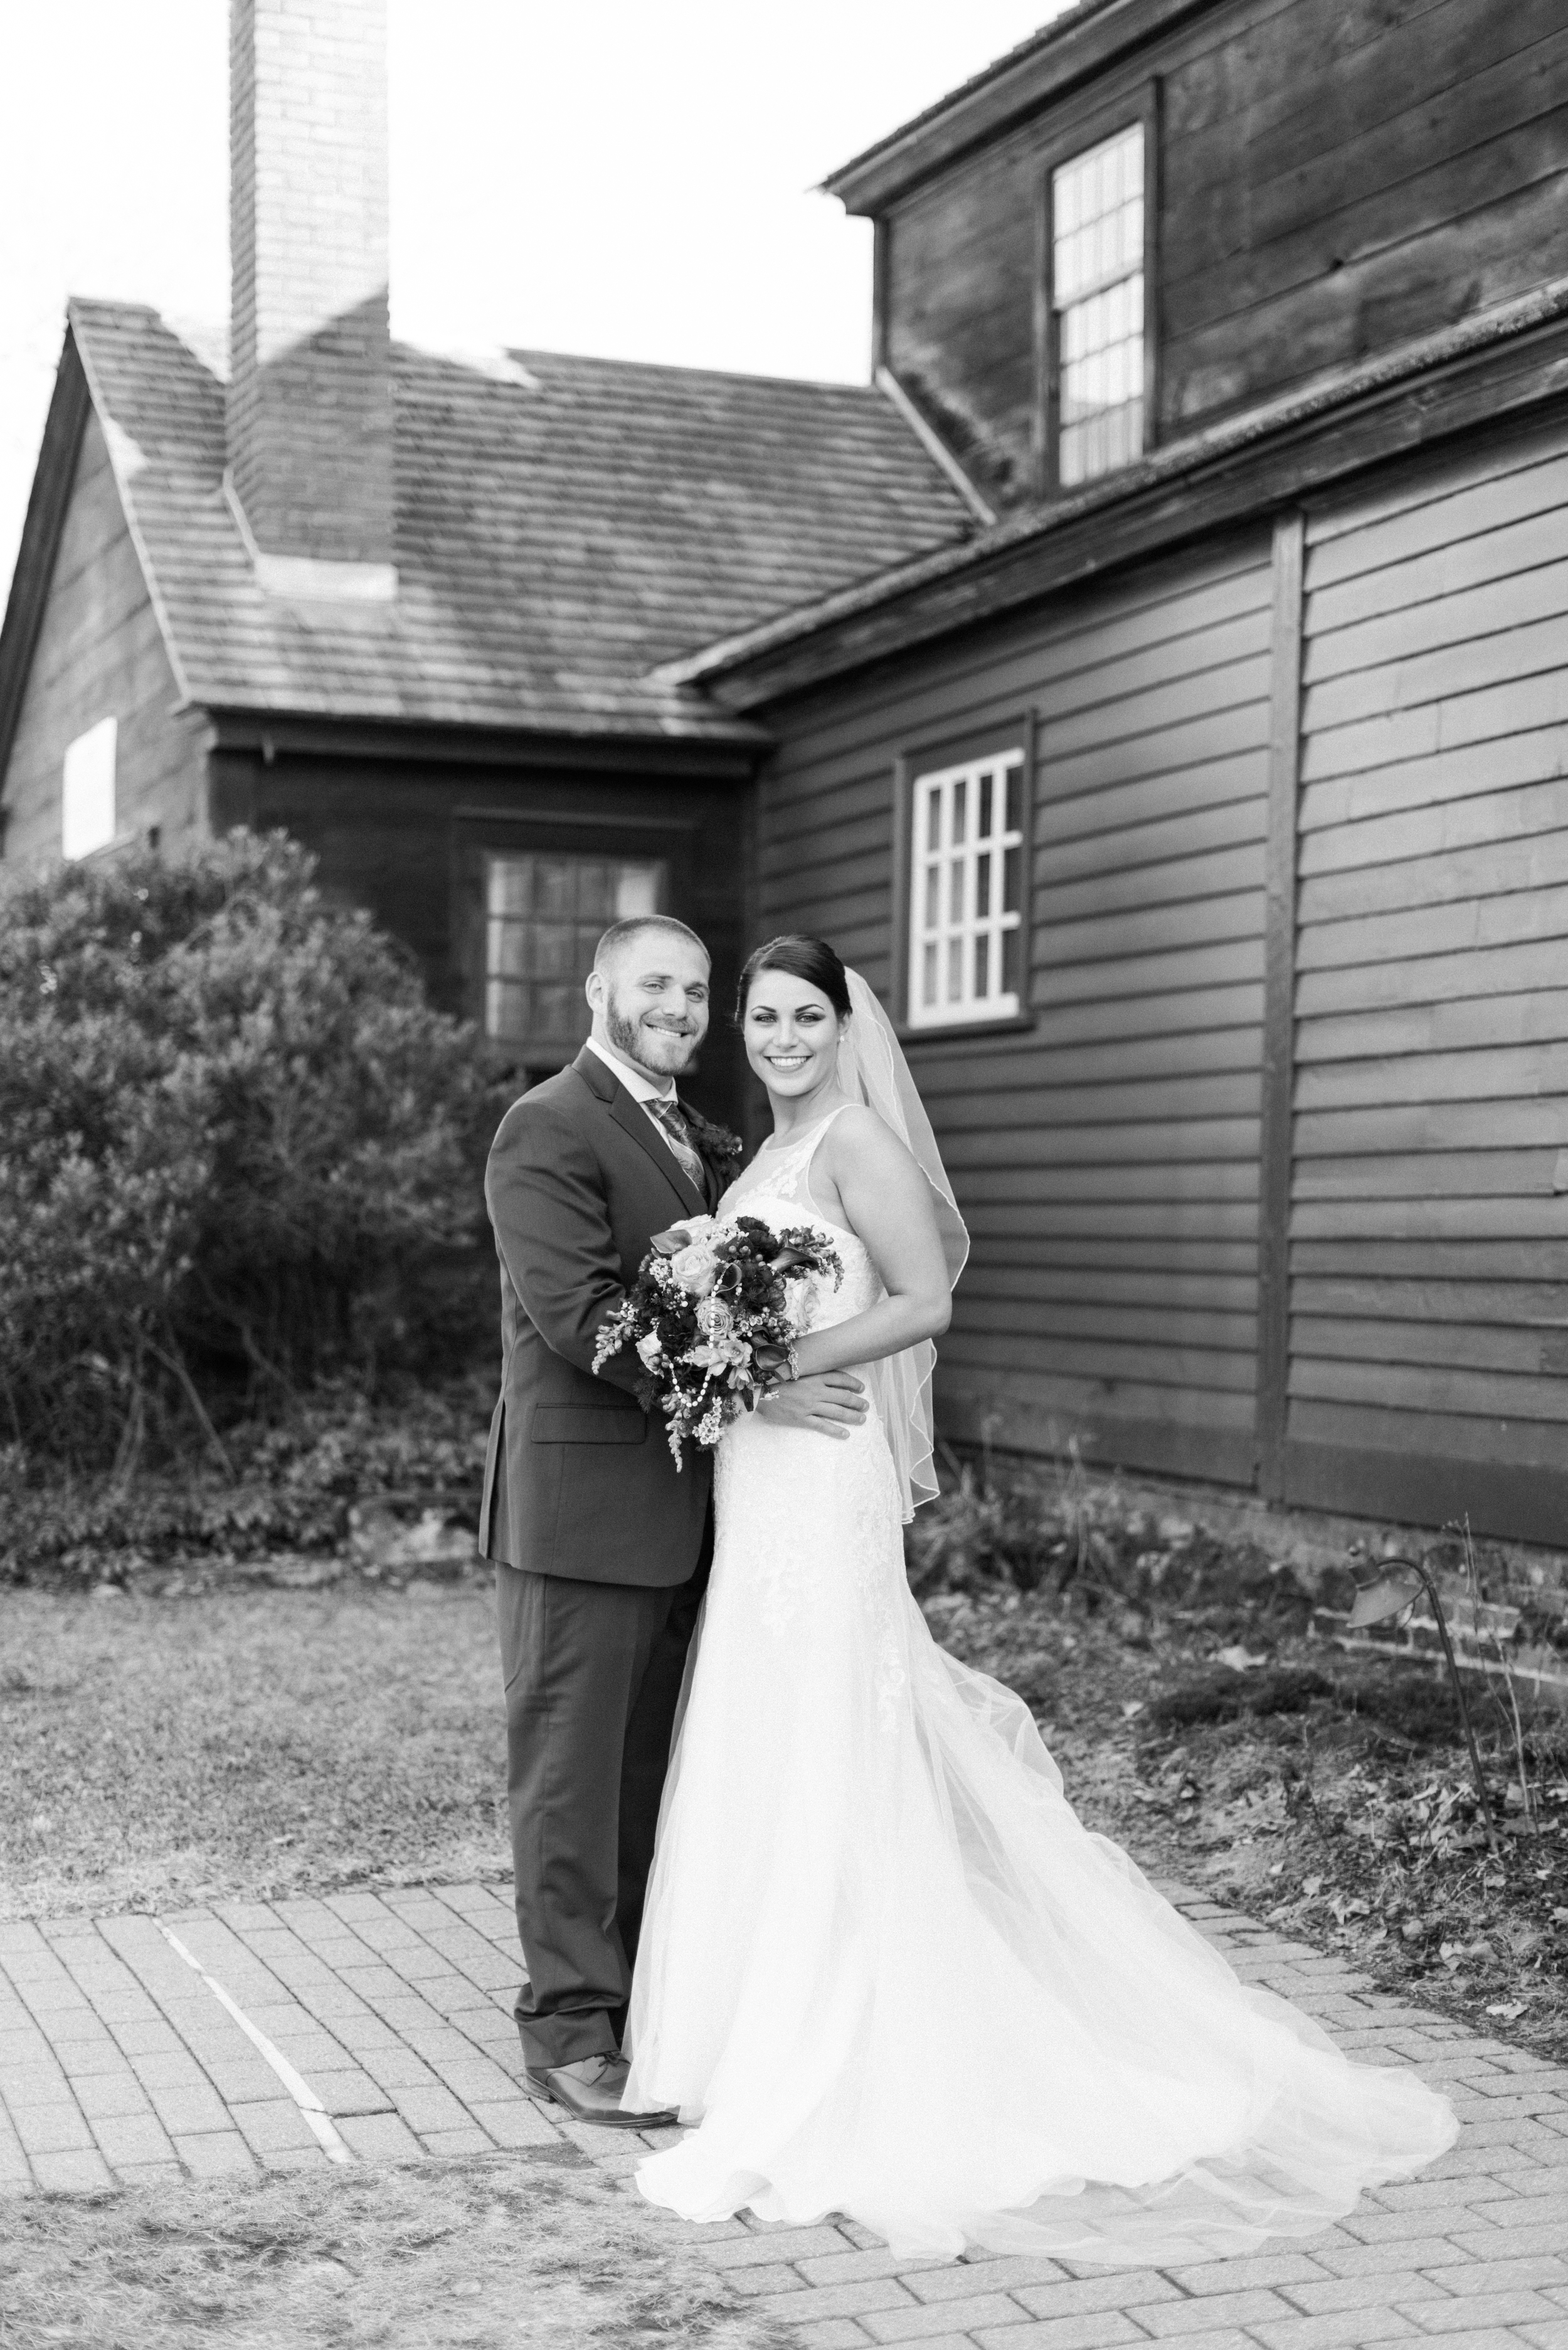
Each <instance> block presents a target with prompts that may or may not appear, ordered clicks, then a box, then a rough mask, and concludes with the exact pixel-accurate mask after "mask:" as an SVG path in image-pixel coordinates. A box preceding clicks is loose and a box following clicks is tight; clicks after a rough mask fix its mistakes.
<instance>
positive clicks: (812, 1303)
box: [719, 1103, 882, 1332]
mask: <svg viewBox="0 0 1568 2350" xmlns="http://www.w3.org/2000/svg"><path fill="white" fill-rule="evenodd" d="M846 1107H848V1105H847V1104H846V1103H844V1104H840V1107H839V1109H834V1110H829V1111H828V1113H827V1116H826V1118H818V1119H817V1121H816V1123H815V1126H813V1127H811V1128H808V1129H807V1131H806V1132H805V1134H803V1135H801V1136H800V1137H799V1138H798V1139H796V1140H795V1141H794V1142H792V1143H789V1144H787V1145H786V1146H785V1147H784V1149H782V1150H781V1149H774V1147H772V1146H771V1145H769V1144H767V1143H764V1144H763V1148H762V1149H761V1150H759V1151H758V1153H757V1155H756V1157H755V1158H754V1159H753V1161H752V1163H751V1165H750V1166H749V1167H747V1168H745V1169H743V1170H742V1172H741V1173H740V1174H739V1175H738V1176H737V1177H736V1178H735V1180H734V1181H733V1182H732V1184H731V1186H730V1188H729V1190H728V1191H726V1192H725V1194H724V1196H723V1198H722V1200H721V1201H720V1202H719V1213H720V1215H721V1216H732V1215H742V1214H743V1215H748V1216H760V1217H761V1218H762V1220H763V1222H764V1223H766V1224H771V1225H772V1226H773V1228H774V1231H775V1232H781V1231H783V1230H784V1228H785V1227H786V1226H788V1225H791V1224H810V1225H811V1226H812V1227H813V1228H814V1229H815V1231H817V1232H824V1233H826V1235H827V1237H828V1239H829V1240H831V1241H832V1243H833V1245H834V1247H835V1248H836V1250H837V1252H838V1260H839V1263H840V1264H841V1265H842V1266H843V1268H844V1271H843V1277H842V1279H841V1280H840V1282H839V1284H838V1285H837V1287H835V1286H834V1283H833V1277H832V1275H831V1274H812V1275H811V1276H810V1277H809V1278H808V1280H807V1281H806V1283H805V1293H806V1294H805V1303H804V1310H803V1312H802V1315H801V1325H800V1326H801V1329H802V1331H803V1332H805V1331H806V1330H826V1329H830V1328H831V1327H832V1326H833V1324H834V1323H836V1322H847V1321H848V1319H849V1317H850V1315H852V1314H864V1313H865V1312H866V1310H867V1306H870V1305H875V1304H876V1303H877V1299H878V1298H879V1297H880V1296H881V1295H882V1284H881V1281H880V1280H879V1278H878V1276H877V1268H876V1266H875V1265H874V1264H873V1263H872V1262H871V1255H870V1252H869V1250H868V1249H867V1246H866V1243H865V1242H864V1241H862V1240H860V1239H858V1238H857V1235H856V1234H855V1233H854V1232H849V1231H846V1228H845V1226H844V1225H843V1224H836V1223H834V1222H833V1221H832V1219H831V1218H830V1217H827V1216H825V1215H824V1214H823V1213H822V1211H821V1210H820V1209H819V1208H817V1207H816V1205H815V1202H814V1201H813V1199H812V1196H811V1180H810V1177H811V1162H812V1160H813V1159H814V1158H815V1156H816V1152H817V1149H818V1147H819V1145H820V1144H821V1141H822V1139H823V1136H824V1135H825V1134H826V1132H827V1129H828V1128H829V1127H830V1126H831V1125H832V1124H833V1121H834V1119H835V1118H837V1117H838V1116H839V1114H840V1110H842V1109H844V1108H846Z"/></svg>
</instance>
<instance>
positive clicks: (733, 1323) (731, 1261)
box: [594, 1216, 843, 1469]
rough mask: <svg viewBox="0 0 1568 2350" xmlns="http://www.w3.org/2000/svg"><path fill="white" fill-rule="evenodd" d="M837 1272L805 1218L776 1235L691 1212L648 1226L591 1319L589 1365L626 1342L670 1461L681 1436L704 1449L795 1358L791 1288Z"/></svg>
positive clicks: (739, 1219) (796, 1290) (641, 1395)
mask: <svg viewBox="0 0 1568 2350" xmlns="http://www.w3.org/2000/svg"><path fill="white" fill-rule="evenodd" d="M842 1272H843V1267H842V1266H841V1264H840V1263H839V1260H838V1253H837V1251H836V1249H835V1248H834V1247H833V1245H832V1243H830V1242H828V1241H826V1240H824V1239H823V1237H822V1235H821V1234H820V1233H819V1232H813V1231H812V1230H811V1229H810V1227H809V1226H807V1225H802V1226H800V1227H799V1229H798V1230H796V1229H791V1230H790V1231H787V1232H774V1230H773V1227H772V1226H771V1225H769V1224H764V1223H763V1222H762V1220H761V1218H760V1217H757V1216H725V1217H723V1218H716V1217H713V1216H693V1217H691V1219H690V1220H689V1221H688V1222H685V1223H681V1224H675V1225H672V1226H671V1228H670V1231H669V1232H656V1233H655V1234H654V1237H653V1244H652V1246H651V1247H650V1248H649V1253H648V1254H647V1255H646V1256H645V1257H644V1259H643V1261H642V1263H641V1265H640V1267H639V1271H638V1275H637V1279H636V1280H635V1281H634V1282H633V1283H632V1285H631V1287H630V1288H629V1289H628V1291H627V1294H626V1296H625V1297H624V1299H623V1300H622V1301H621V1304H620V1305H618V1307H617V1308H616V1310H615V1312H614V1313H613V1314H612V1315H609V1316H608V1317H607V1320H605V1321H604V1322H602V1323H601V1324H600V1325H599V1331H598V1336H597V1339H596V1341H595V1344H594V1368H595V1370H596V1371H598V1370H601V1369H602V1368H603V1367H604V1366H605V1364H606V1363H607V1362H608V1360H609V1358H610V1357H611V1356H612V1355H618V1354H619V1352H620V1351H621V1349H622V1347H631V1348H632V1349H633V1351H634V1352H635V1353H636V1355H637V1357H638V1359H639V1362H640V1363H641V1365H642V1376H641V1377H640V1378H639V1380H638V1386H637V1393H638V1400H639V1403H640V1404H641V1405H642V1408H643V1409H644V1411H649V1412H651V1411H654V1410H659V1411H662V1412H663V1414H664V1417H665V1419H666V1421H667V1422H668V1434H669V1439H670V1451H671V1452H672V1453H673V1454H674V1456H675V1465H676V1467H677V1469H679V1468H680V1466H681V1465H682V1462H681V1448H682V1446H683V1445H684V1444H685V1442H686V1440H687V1438H688V1437H690V1438H691V1440H693V1442H695V1443H696V1444H698V1445H700V1446H701V1448H702V1450H703V1451H711V1450H712V1448H713V1446H714V1445H715V1444H717V1443H718V1441H719V1439H720V1437H721V1436H722V1434H723V1432H724V1430H725V1429H726V1428H727V1427H728V1426H729V1424H730V1422H731V1420H732V1419H738V1418H739V1417H740V1415H741V1413H742V1411H750V1410H751V1409H752V1408H753V1405H754V1404H755V1403H756V1401H757V1399H758V1398H759V1397H760V1396H762V1395H763V1393H764V1392H765V1391H766V1389H767V1388H769V1387H771V1386H773V1385H774V1384H776V1382H777V1381H778V1380H779V1379H780V1378H782V1377H784V1376H785V1375H786V1374H788V1373H790V1372H791V1371H793V1368H794V1340H795V1338H796V1337H797V1336H798V1335H799V1331H800V1304H801V1300H800V1284H801V1283H802V1282H803V1281H805V1278H806V1276H807V1275H808V1274H817V1273H820V1274H831V1275H832V1277H833V1282H834V1285H835V1286H836V1285H837V1284H838V1281H839V1279H840V1276H841V1274H842Z"/></svg>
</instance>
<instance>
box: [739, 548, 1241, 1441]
mask: <svg viewBox="0 0 1568 2350" xmlns="http://www.w3.org/2000/svg"><path fill="white" fill-rule="evenodd" d="M1269 640H1270V568H1269V552H1268V546H1267V542H1266V539H1265V538H1263V537H1262V536H1261V535H1259V536H1252V537H1251V538H1250V539H1248V540H1246V541H1243V542H1241V543H1240V544H1236V545H1229V546H1221V547H1218V548H1211V549H1210V550H1209V551H1207V552H1206V553H1204V554H1203V555H1200V556H1188V557H1185V558H1183V559H1182V560H1181V561H1179V562H1174V563H1168V564H1166V565H1164V566H1162V567H1158V569H1151V570H1150V571H1149V572H1148V573H1147V575H1145V576H1144V577H1141V578H1140V579H1138V580H1137V581H1136V582H1133V583H1131V584H1129V585H1127V586H1124V587H1120V588H1118V589H1116V590H1115V591H1112V592H1106V591H1104V590H1101V591H1098V592H1096V594H1094V595H1093V596H1075V597H1073V598H1060V599H1058V601H1057V603H1056V605H1055V606H1054V607H1053V608H1051V609H1050V610H1048V611H1047V612H1045V613H1044V614H1041V613H1039V612H1036V613H1034V614H1033V615H1032V616H1030V617H1029V618H1028V619H1025V620H1023V621H1022V622H1016V621H1015V622H1010V623H1009V624H1008V625H1007V626H1006V627H1004V628H1002V629H992V630H989V631H987V632H986V635H985V637H984V638H983V639H979V638H977V639H976V640H974V641H972V642H965V641H962V640H960V641H959V642H956V643H955V644H953V645H952V646H950V648H948V649H947V650H944V652H943V653H942V654H941V655H940V658H938V659H936V660H931V659H925V660H921V661H920V662H919V663H918V664H916V663H905V664H900V665H899V666H898V668H897V669H889V670H888V671H885V672H882V673H879V674H874V675H872V676H870V677H867V678H863V679H861V680H859V681H857V682H855V683H854V684H846V685H845V686H843V687H837V688H833V689H830V690H828V691H826V692H825V693H823V694H821V695H819V696H816V697H814V698H813V699H812V700H811V701H810V702H805V701H802V702H800V703H798V704H797V705H795V706H793V707H791V708H790V709H789V710H788V711H787V712H784V713H781V715H780V717H779V719H778V720H777V721H776V722H775V723H776V731H777V733H778V734H779V736H780V738H781V748H780V749H779V751H778V752H777V754H775V755H774V758H773V759H772V761H771V762H770V764H769V766H768V769H767V771H766V772H765V774H764V775H763V780H762V783H761V785H760V795H759V819H758V841H757V858H756V871H757V890H758V919H759V925H760V933H761V935H763V936H766V935H767V934H768V933H769V932H771V931H778V930H784V929H803V930H809V931H822V932H823V933H824V934H825V935H826V936H828V937H830V938H832V940H833V941H834V943H835V944H836V946H837V947H838V948H839V949H840V951H841V952H843V953H844V954H845V955H846V958H847V959H848V960H850V961H852V962H858V963H859V964H860V967H861V968H862V969H863V970H864V971H865V972H866V974H867V978H869V979H870V980H871V981H872V983H873V984H874V985H876V986H877V987H878V988H881V989H883V990H884V991H886V990H887V988H888V984H889V982H890V979H891V976H892V974H891V972H890V969H889V957H890V954H891V918H892V892H893V889H894V888H895V886H897V881H896V877H895V875H894V872H893V864H892V855H893V831H892V819H893V810H892V778H893V763H894V761H895V759H896V758H897V757H898V756H899V755H900V754H910V753H913V752H918V751H919V748H920V746H921V745H925V744H936V743H948V744H950V745H953V746H955V747H956V748H957V749H958V750H960V751H961V745H962V742H963V738H964V736H965V734H966V733H970V734H973V735H978V734H980V733H983V732H985V730H987V729H990V730H992V731H994V730H995V729H996V728H997V727H998V726H999V725H1002V724H1005V723H1008V722H1009V721H1012V720H1020V721H1021V720H1022V719H1023V717H1024V715H1025V714H1026V713H1027V714H1028V715H1029V716H1031V717H1032V719H1033V726H1034V735H1035V743H1036V774H1035V778H1034V803H1033V805H1034V854H1033V897H1032V905H1031V915H1032V941H1031V955H1030V977H1029V1009H1030V1014H1031V1024H1030V1025H1028V1026H1027V1027H1025V1028H1022V1029H1020V1030H1018V1031H1016V1032H1011V1033H1005V1034H1002V1035H995V1034H992V1035H974V1036H959V1037H954V1036H935V1037H916V1038H914V1039H912V1040H911V1042H910V1045H909V1053H910V1059H911V1064H912V1066H914V1069H915V1072H916V1076H917V1078H918V1080H919V1085H920V1087H921V1090H922V1093H923V1095H924V1097H925V1099H926V1102H927V1104H928V1106H929V1109H930V1113H931V1117H932V1120H933V1122H934V1124H935V1126H936V1128H937V1130H938V1132H939V1135H940V1138H941V1141H942V1148H943V1150H944V1152H945V1154H946V1156H947V1160H948V1164H949V1167H950V1170H951V1172H952V1177H953V1181H954V1185H955V1188H956V1189H957V1191H958V1194H959V1198H960V1200H961V1203H962V1206H963V1208H964V1211H965V1213H966V1215H967V1216H968V1218H969V1221H970V1226H971V1238H972V1242H973V1255H972V1258H971V1269H970V1271H969V1272H968V1273H967V1274H965V1277H964V1280H963V1282H962V1283H961V1284H960V1289H959V1295H958V1301H957V1309H956V1313H955V1316H954V1322H953V1326H952V1329H951V1331H950V1333H949V1336H948V1337H947V1338H946V1339H945V1340H944V1342H943V1345H942V1347H941V1349H940V1369H939V1380H940V1408H941V1411H942V1414H943V1417H944V1420H945V1422H946V1424H947V1425H948V1426H950V1428H952V1429H953V1430H954V1431H955V1432H956V1433H959V1434H974V1433H976V1432H978V1430H979V1429H980V1427H981V1422H982V1421H985V1420H987V1419H990V1420H992V1421H994V1422H995V1424H996V1425H997V1427H998V1428H1001V1429H1004V1430H1005V1431H1006V1433H1005V1436H1004V1440H1006V1441H1010V1442H1020V1443H1027V1444H1028V1445H1030V1446H1031V1447H1032V1448H1033V1449H1034V1450H1042V1449H1049V1448H1050V1447H1052V1446H1054V1445H1056V1444H1059V1443H1064V1442H1065V1441H1066V1440H1067V1439H1068V1438H1069V1437H1070V1436H1072V1435H1074V1434H1077V1435H1079V1436H1080V1437H1081V1438H1082V1439H1083V1440H1085V1443H1086V1444H1088V1445H1090V1446H1091V1449H1092V1452H1093V1454H1094V1457H1097V1458H1099V1459H1102V1460H1106V1461H1110V1460H1116V1461H1127V1462H1128V1463H1129V1464H1132V1465H1136V1466H1140V1467H1144V1468H1149V1469H1157V1470H1182V1469H1185V1470H1186V1471H1188V1472H1189V1473H1190V1474H1200V1475H1213V1476H1220V1477H1224V1478H1228V1479H1231V1480H1234V1481H1236V1482H1250V1480H1251V1475H1252V1441H1253V1439H1252V1414H1253V1388H1254V1384H1255V1354H1256V1344H1257V1214H1258V1211H1257V1188H1258V1174H1257V1169H1258V1112H1259V1097H1258V1070H1259V1057H1260V1049H1261V1044H1260V1040H1261V1024H1262V984H1261V983H1262V957H1263V944H1262V931H1263V913H1262V897H1263V862H1262V860H1263V834H1264V828H1265V803H1266V796H1267V788H1268V736H1269V706H1268V704H1269V676H1270V659H1269Z"/></svg>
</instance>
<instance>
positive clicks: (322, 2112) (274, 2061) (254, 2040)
mask: <svg viewBox="0 0 1568 2350" xmlns="http://www.w3.org/2000/svg"><path fill="white" fill-rule="evenodd" d="M153 1922H154V1924H155V1925H156V1926H157V1928H158V1930H159V1932H160V1933H161V1935H162V1937H163V1939H164V1940H165V1941H166V1942H167V1943H168V1945H169V1947H170V1949H171V1950H173V1951H175V1952H176V1953H177V1954H178V1956H179V1957H181V1958H182V1959H183V1960H184V1961H185V1964H186V1965H187V1966H188V1967H189V1968H190V1969H191V1970H192V1973H193V1974H198V1975H200V1976H201V1978H202V1981H203V1982H204V1983H205V1984H206V1986H207V1989H208V1990H209V1991H211V1992H212V1994H213V1998H214V1999H216V2000H218V2001H220V2002H222V2004H223V2006H224V2007H226V2008H227V2009H228V2011H229V2013H230V2014H231V2015H232V2016H233V2017H234V2022H236V2023H237V2024H238V2025H239V2027H240V2030H241V2031H242V2032H243V2033H244V2035H245V2038H246V2039H247V2040H248V2041H249V2042H250V2043H251V2044H252V2046H253V2047H254V2048H256V2049H257V2050H259V2052H260V2054H262V2056H263V2057H264V2058H265V2061H266V2062H267V2064H270V2065H271V2066H272V2069H273V2071H274V2072H275V2074H277V2077H278V2079H279V2080H280V2081H281V2082H282V2083H283V2085H284V2087H285V2088H286V2090H287V2091H288V2094H289V2095H290V2096H291V2097H292V2098H293V2099H294V2102H295V2104H296V2106H298V2107H299V2110H300V2112H301V2113H302V2114H303V2115H304V2116H305V2118H306V2122H307V2124H308V2125H309V2126H310V2128H311V2129H312V2130H314V2131H315V2133H316V2136H317V2138H318V2139H319V2140H320V2142H321V2146H322V2147H323V2149H324V2151H325V2153H326V2156H327V2161H328V2162H352V2161H353V2159H354V2157H353V2154H352V2152H351V2151H350V2149H349V2148H348V2146H347V2145H346V2144H345V2143H344V2141H343V2139H342V2138H341V2137H339V2136H338V2134H337V2130H336V2129H335V2128H334V2126H333V2125H332V2121H331V2118H330V2116H328V2114H327V2108H326V2106H324V2105H323V2104H322V2102H321V2100H320V2098H319V2097H318V2096H317V2094H316V2092H315V2090H314V2089H313V2088H312V2087H311V2085H310V2084H309V2082H308V2081H307V2080H306V2078H305V2076H304V2074H300V2073H296V2071H295V2069H294V2066H293V2065H292V2064H290V2063H289V2061H288V2059H287V2057H286V2055H285V2054H284V2053H283V2051H282V2049H281V2048H275V2047H274V2045H273V2043H272V2042H271V2041H270V2040H269V2039H268V2038H267V2036H266V2033H265V2032H263V2031H262V2030H261V2028H260V2026H259V2025H257V2024H254V2023H253V2022H251V2020H250V2017H249V2016H248V2015H247V2014H246V2013H245V2012H244V2008H242V2007H240V2006H239V2005H237V2004H236V2002H234V2000H232V1999H231V1998H230V1997H229V1994H228V1992H227V1991H225V1990H224V1989H223V1984H222V1983H221V1982H219V1981H217V1979H216V1977H215V1976H213V1975H210V1974H209V1973H208V1972H207V1970H206V1968H205V1967H204V1966H203V1965H202V1962H201V1960H199V1959H198V1958H195V1957H193V1956H192V1953H191V1952H190V1951H189V1950H187V1949H186V1948H185V1945H184V1943H183V1942H182V1940H181V1939H180V1937H179V1935H178V1934H175V1933H171V1931H170V1929H169V1928H168V1927H167V1926H166V1925H165V1924H164V1923H163V1920H162V1918H155V1919H154V1920H153Z"/></svg>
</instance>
